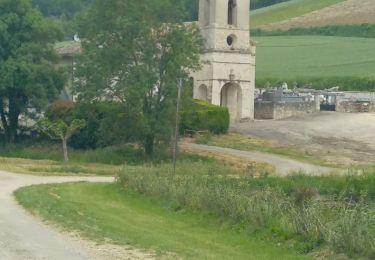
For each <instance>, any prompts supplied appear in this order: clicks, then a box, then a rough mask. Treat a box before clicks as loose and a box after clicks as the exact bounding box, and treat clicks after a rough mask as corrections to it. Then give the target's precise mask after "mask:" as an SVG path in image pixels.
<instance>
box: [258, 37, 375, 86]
mask: <svg viewBox="0 0 375 260" xmlns="http://www.w3.org/2000/svg"><path fill="white" fill-rule="evenodd" d="M254 40H255V41H256V42H257V79H262V78H278V79H281V80H293V79H297V78H309V77H364V78H375V69H374V68H375V55H374V53H375V39H365V38H350V37H328V36H278V37H255V38H254Z"/></svg>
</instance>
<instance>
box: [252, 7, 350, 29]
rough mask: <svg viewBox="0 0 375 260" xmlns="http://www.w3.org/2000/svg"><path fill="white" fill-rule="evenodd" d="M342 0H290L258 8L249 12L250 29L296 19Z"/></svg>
mask: <svg viewBox="0 0 375 260" xmlns="http://www.w3.org/2000/svg"><path fill="white" fill-rule="evenodd" d="M342 1H344V0H291V1H288V2H283V3H280V4H276V5H272V6H269V7H265V8H260V9H257V10H253V11H251V12H250V19H251V27H252V28H257V27H260V26H262V25H266V24H270V23H275V22H280V21H283V20H287V19H290V18H293V17H298V16H301V15H304V14H307V13H310V12H313V11H316V10H319V9H322V8H324V7H327V6H331V5H334V4H337V3H339V2H342Z"/></svg>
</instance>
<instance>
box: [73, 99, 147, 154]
mask: <svg viewBox="0 0 375 260" xmlns="http://www.w3.org/2000/svg"><path fill="white" fill-rule="evenodd" d="M73 117H74V118H77V119H84V120H85V121H86V123H87V126H86V127H85V128H84V129H82V130H81V131H80V132H78V133H77V134H75V135H74V136H73V137H72V139H71V141H70V143H69V144H70V145H71V146H72V147H74V148H78V149H87V148H91V149H95V148H97V147H106V146H111V145H114V144H116V145H117V144H119V143H120V144H121V143H126V142H128V141H129V140H131V139H134V138H136V135H137V134H138V133H139V132H140V129H141V125H140V124H141V122H142V120H141V118H140V117H129V116H128V115H127V113H126V110H125V108H124V106H123V105H122V104H121V103H117V102H96V103H80V104H78V105H77V106H76V107H75V108H74V111H73Z"/></svg>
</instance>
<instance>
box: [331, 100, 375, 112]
mask: <svg viewBox="0 0 375 260" xmlns="http://www.w3.org/2000/svg"><path fill="white" fill-rule="evenodd" d="M336 111H337V112H343V113H375V102H356V101H341V102H338V104H337V105H336Z"/></svg>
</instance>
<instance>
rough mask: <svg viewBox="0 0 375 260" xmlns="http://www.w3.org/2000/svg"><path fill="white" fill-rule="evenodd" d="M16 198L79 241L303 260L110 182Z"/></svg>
mask: <svg viewBox="0 0 375 260" xmlns="http://www.w3.org/2000/svg"><path fill="white" fill-rule="evenodd" d="M16 197H17V199H18V201H19V202H20V203H21V204H22V205H23V206H25V207H26V208H27V209H29V210H31V211H32V212H34V213H37V214H39V215H41V216H42V217H43V218H44V219H46V220H49V221H52V222H53V223H58V224H60V225H62V226H63V227H64V228H66V229H67V230H70V231H78V232H79V233H80V234H81V235H83V236H84V237H87V238H90V239H93V240H95V241H99V242H104V241H108V239H110V241H112V242H113V243H115V244H118V245H132V246H135V247H138V248H144V249H147V250H151V251H153V252H154V251H155V252H156V253H157V254H158V255H161V256H162V255H165V254H168V255H170V254H172V255H173V256H175V257H173V258H172V259H176V258H178V257H180V258H182V259H308V258H307V257H303V256H300V255H298V254H297V253H296V252H295V251H294V250H291V249H286V248H285V247H283V246H277V245H274V244H272V243H267V242H265V241H261V240H260V239H259V238H256V237H254V236H251V237H250V236H249V235H245V234H244V233H239V232H236V231H235V230H231V229H230V228H226V227H225V226H222V224H220V221H219V219H217V218H215V217H212V216H209V215H203V214H199V213H189V212H184V211H175V210H173V209H171V208H169V207H168V206H167V204H165V203H163V202H161V201H157V200H153V199H149V198H145V197H140V196H139V195H136V194H134V193H132V192H129V191H126V190H125V189H123V188H121V187H120V186H118V185H115V184H84V183H82V184H64V185H44V186H33V187H29V188H23V189H21V190H19V191H18V192H16ZM176 255H177V257H176Z"/></svg>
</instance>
